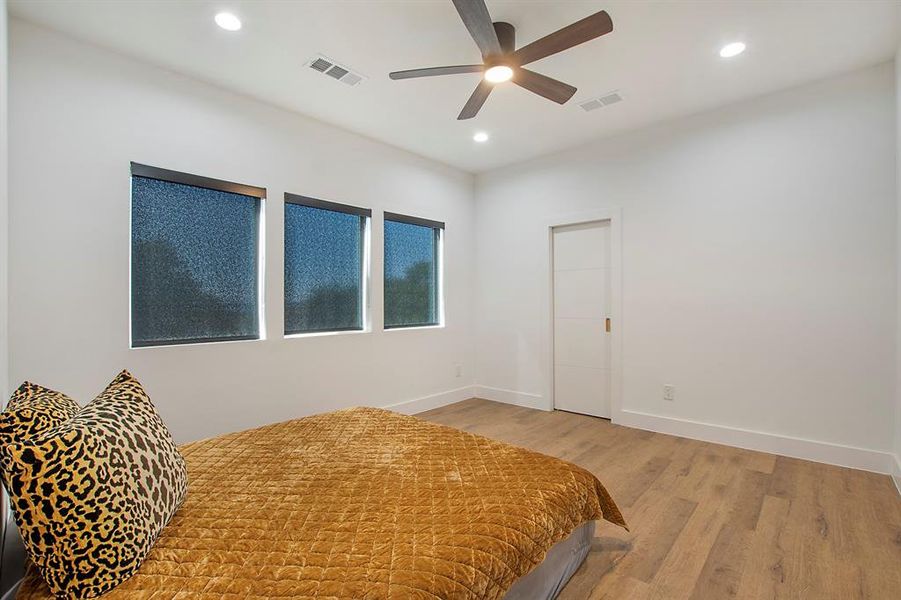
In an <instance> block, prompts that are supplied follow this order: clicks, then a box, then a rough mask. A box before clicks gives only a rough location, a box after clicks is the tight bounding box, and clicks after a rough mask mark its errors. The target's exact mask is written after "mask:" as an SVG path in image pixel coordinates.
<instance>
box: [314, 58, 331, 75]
mask: <svg viewBox="0 0 901 600" xmlns="http://www.w3.org/2000/svg"><path fill="white" fill-rule="evenodd" d="M331 66H332V63H330V62H329V61H327V60H325V59H324V58H317V59H316V60H314V61H313V62H312V63H310V68H313V69H316V70H317V71H319V72H320V73H325V72H326V71H328V69H329V67H331Z"/></svg>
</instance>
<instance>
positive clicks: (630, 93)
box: [9, 0, 901, 172]
mask: <svg viewBox="0 0 901 600" xmlns="http://www.w3.org/2000/svg"><path fill="white" fill-rule="evenodd" d="M9 5H10V11H11V13H12V14H13V15H14V16H18V17H21V18H25V19H27V20H30V21H34V22H37V23H41V24H45V25H47V26H49V27H52V28H54V29H58V30H61V31H64V32H67V33H70V34H72V35H74V36H76V37H79V38H83V39H86V40H90V41H92V42H95V43H97V44H100V45H102V46H106V47H109V48H112V49H115V50H118V51H120V52H122V53H125V54H128V55H131V56H134V57H137V58H140V59H143V60H146V61H149V62H152V63H155V64H158V65H162V66H165V67H168V68H171V69H173V70H176V71H180V72H183V73H185V74H188V75H191V76H194V77H196V78H198V79H202V80H205V81H208V82H211V83H214V84H217V85H219V86H222V87H225V88H228V89H231V90H234V91H237V92H240V93H243V94H247V95H250V96H253V97H256V98H259V99H261V100H264V101H266V102H270V103H272V104H275V105H278V106H282V107H284V108H288V109H291V110H295V111H297V112H300V113H303V114H306V115H310V116H313V117H315V118H318V119H320V120H322V121H326V122H329V123H333V124H335V125H339V126H341V127H344V128H346V129H349V130H352V131H356V132H359V133H362V134H364V135H367V136H370V137H372V138H375V139H378V140H382V141H384V142H387V143H389V144H393V145H395V146H399V147H402V148H406V149H407V150H410V151H412V152H415V153H417V154H421V155H424V156H427V157H430V158H434V159H437V160H439V161H442V162H445V163H448V164H450V165H454V166H456V167H459V168H461V169H465V170H467V171H472V172H481V171H486V170H488V169H491V168H495V167H499V166H502V165H505V164H509V163H513V162H518V161H522V160H527V159H529V158H533V157H535V156H539V155H541V154H546V153H549V152H552V151H555V150H559V149H562V148H565V147H569V146H574V145H577V144H579V143H582V142H585V141H588V140H589V139H592V138H596V137H601V136H607V135H611V134H614V133H617V132H622V131H625V130H627V129H634V128H637V127H641V126H644V125H647V124H649V123H652V122H655V121H661V120H664V119H670V118H673V117H678V116H682V115H686V114H691V113H696V112H699V111H703V110H706V109H710V108H713V107H716V106H720V105H724V104H728V103H731V102H735V101H737V100H741V99H744V98H749V97H753V96H757V95H760V94H765V93H768V92H772V91H775V90H778V89H781V88H785V87H789V86H792V85H796V84H799V83H802V82H805V81H811V80H814V79H818V78H821V77H824V76H828V75H830V74H834V73H840V72H842V71H848V70H851V69H854V68H858V67H863V66H868V65H873V64H876V63H879V62H882V61H885V60H888V59H890V58H891V57H892V56H894V53H895V49H896V47H897V44H898V40H899V15H901V2H899V1H892V0H868V1H860V0H857V1H845V0H824V1H818V0H807V1H802V0H780V1H775V0H754V1H751V0H745V1H738V0H732V1H727V0H720V1H715V0H707V1H689V0H685V1H669V2H651V1H623V0H585V1H582V0H571V1H518V2H514V1H509V0H489V1H488V8H489V10H490V11H491V15H492V17H493V18H494V20H496V21H508V22H510V23H512V24H514V25H515V26H516V28H517V45H518V46H521V45H523V44H526V43H528V42H531V41H533V40H535V39H537V38H539V37H542V36H544V35H546V34H548V33H550V32H552V31H555V30H557V29H559V28H560V27H563V26H565V25H568V24H569V23H572V22H573V21H576V20H578V19H581V18H582V17H585V16H587V15H589V14H592V13H594V12H596V11H598V10H601V9H604V10H607V12H609V13H610V15H611V17H612V18H613V23H614V31H613V33H611V34H609V35H607V36H605V37H602V38H600V39H597V40H594V41H592V42H588V43H587V44H584V45H582V46H579V47H576V48H574V49H571V50H568V51H566V52H564V53H562V54H558V55H556V56H552V57H549V58H546V59H544V60H541V61H539V62H536V63H533V64H532V65H530V68H533V69H534V70H536V71H539V72H541V73H544V74H547V75H549V76H551V77H554V78H555V79H559V80H561V81H565V82H567V83H570V84H572V85H574V86H576V87H578V88H579V91H578V92H576V95H575V97H574V98H573V99H572V100H571V101H570V102H569V103H568V104H566V105H564V106H559V105H557V104H554V103H552V102H550V101H548V100H544V99H542V98H540V97H538V96H536V95H534V94H532V93H529V92H527V91H525V90H523V89H521V88H518V87H516V86H515V85H513V84H510V83H507V84H502V85H499V86H498V87H497V88H496V89H495V90H494V92H493V93H492V95H491V97H490V98H489V99H488V101H487V103H486V104H485V106H484V107H483V109H482V111H481V112H480V113H479V115H478V116H477V117H476V118H475V119H473V120H470V121H457V120H456V116H457V114H458V113H459V112H460V109H461V107H462V106H463V104H464V103H465V102H466V100H467V98H468V97H469V95H470V93H471V92H472V90H473V89H474V88H475V86H476V84H477V83H478V78H479V75H477V74H470V75H451V76H445V77H434V78H427V79H418V80H406V81H390V80H389V79H388V72H389V71H393V70H400V69H408V68H415V67H429V66H440V65H454V64H471V63H474V62H479V61H480V56H479V52H478V50H477V49H476V46H475V44H474V43H473V41H472V39H471V38H470V37H469V34H468V33H467V31H466V29H465V28H464V26H463V24H462V22H461V21H460V18H459V17H458V15H457V13H456V12H455V10H454V7H453V4H452V3H451V1H450V0H406V1H395V0H356V1H352V0H343V1H296V2H287V1H269V0H252V1H246V0H245V1H242V0H213V1H208V0H192V1H182V2H172V1H165V0H131V1H129V2H124V1H123V2H111V1H108V0H106V1H98V0H94V1H88V0H65V1H63V0H43V1H40V2H38V1H31V2H28V1H25V0H11V2H10V3H9ZM220 10H231V11H232V12H234V13H236V14H237V15H239V16H240V17H241V19H242V20H243V22H244V27H243V29H242V30H241V31H239V32H237V33H228V32H225V31H223V30H221V29H219V28H218V27H216V26H215V24H214V23H213V15H214V14H216V13H217V12H218V11H220ZM734 40H742V41H745V42H746V43H747V44H748V50H747V52H745V53H744V54H743V55H741V56H739V57H737V58H734V59H731V60H724V59H721V58H720V57H719V56H718V53H717V52H718V50H719V48H720V46H722V45H723V44H724V43H726V42H730V41H734ZM317 53H322V54H324V55H326V56H329V57H331V58H332V59H334V60H336V61H338V62H340V63H344V64H346V65H347V66H349V67H351V68H352V69H354V70H356V71H358V72H359V73H361V74H363V75H365V76H366V77H367V78H368V79H367V80H366V81H365V82H363V83H362V84H360V85H358V86H356V87H349V86H347V85H345V84H343V83H340V82H337V81H334V80H332V79H330V78H328V77H324V76H322V75H321V74H319V73H317V72H315V71H313V70H312V69H308V68H304V67H303V64H304V63H305V62H306V61H307V60H309V59H310V58H312V57H313V56H314V55H315V54H317ZM612 90H618V91H619V92H620V94H621V95H622V96H623V97H624V98H625V101H624V102H620V103H619V104H615V105H612V106H609V107H607V108H603V109H600V110H596V111H593V112H588V113H586V112H584V111H583V110H582V109H581V108H579V106H578V104H577V103H578V102H579V101H582V100H586V99H588V98H591V97H594V96H598V95H601V94H603V93H605V92H608V91H612ZM476 130H484V131H487V132H488V133H489V134H490V135H491V140H490V141H489V142H488V143H486V144H476V143H474V142H473V141H472V134H473V133H474V132H475V131H476Z"/></svg>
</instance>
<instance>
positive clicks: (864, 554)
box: [418, 399, 901, 600]
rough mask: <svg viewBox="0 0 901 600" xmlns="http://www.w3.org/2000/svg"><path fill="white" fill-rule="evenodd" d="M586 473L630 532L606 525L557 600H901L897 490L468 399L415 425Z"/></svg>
mask: <svg viewBox="0 0 901 600" xmlns="http://www.w3.org/2000/svg"><path fill="white" fill-rule="evenodd" d="M418 416H420V417H423V418H426V419H428V420H430V421H434V422H436V423H444V424H446V425H451V426H453V427H457V428H459V429H464V430H466V431H471V432H473V433H477V434H480V435H484V436H487V437H490V438H493V439H497V440H501V441H505V442H509V443H512V444H516V445H519V446H524V447H528V448H532V449H534V450H537V451H539V452H543V453H545V454H550V455H553V456H558V457H560V458H563V459H565V460H568V461H570V462H573V463H576V464H578V465H581V466H582V467H585V468H587V469H589V470H590V471H592V472H593V473H594V474H595V475H597V476H598V478H599V479H600V480H601V481H602V482H603V483H604V485H605V487H606V488H607V489H608V490H609V491H610V493H611V495H612V496H613V498H614V499H615V500H616V502H617V503H618V504H619V506H620V508H621V509H622V511H623V514H624V515H625V517H626V521H627V522H628V523H629V527H630V529H631V532H625V531H623V530H622V529H620V528H618V527H615V526H613V525H610V524H609V523H603V524H601V525H600V526H599V527H598V529H597V533H596V534H595V535H596V538H595V542H594V546H593V548H592V551H591V553H590V554H589V556H588V559H587V560H586V561H585V564H584V565H582V568H581V569H580V570H579V571H578V572H577V573H576V574H575V576H574V577H573V578H572V580H571V581H570V583H569V585H568V586H567V587H566V589H565V590H564V592H563V593H562V594H561V596H560V598H561V600H583V599H585V598H591V599H592V600H598V599H601V598H611V599H613V598H617V599H626V598H638V599H644V598H656V599H666V600H675V599H679V598H691V599H701V600H708V599H709V600H716V599H718V598H742V599H751V598H753V599H755V600H756V599H758V598H762V599H773V598H792V599H811V600H819V599H826V598H840V599H842V600H845V599H854V598H874V599H883V598H884V599H887V600H897V599H901V498H899V495H898V492H897V491H896V490H895V487H894V484H893V483H892V481H891V479H890V478H889V477H888V476H885V475H876V474H873V473H866V472H864V471H856V470H853V469H845V468H841V467H832V466H828V465H822V464H818V463H813V462H808V461H803V460H796V459H792V458H784V457H780V456H774V455H771V454H763V453H760V452H752V451H748V450H739V449H736V448H730V447H728V446H720V445H717V444H709V443H705V442H698V441H694V440H688V439H684V438H678V437H673V436H668V435H663V434H658V433H651V432H646V431H641V430H638V429H630V428H628V427H620V426H617V425H611V424H610V423H609V422H608V421H605V420H603V419H595V418H591V417H585V416H581V415H574V414H570V413H564V412H551V413H549V412H543V411H536V410H531V409H527V408H519V407H514V406H509V405H506V404H499V403H495V402H490V401H487V400H476V399H474V400H467V401H465V402H459V403H457V404H453V405H450V406H446V407H443V408H439V409H436V410H432V411H428V412H425V413H421V414H420V415H418Z"/></svg>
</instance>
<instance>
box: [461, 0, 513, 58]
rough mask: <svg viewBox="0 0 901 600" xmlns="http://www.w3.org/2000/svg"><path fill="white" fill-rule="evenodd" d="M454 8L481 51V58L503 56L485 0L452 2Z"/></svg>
mask: <svg viewBox="0 0 901 600" xmlns="http://www.w3.org/2000/svg"><path fill="white" fill-rule="evenodd" d="M454 6H456V7H457V12H458V13H460V18H461V19H463V24H464V25H466V29H468V30H469V35H471V36H472V39H473V40H475V42H476V46H478V47H479V50H481V52H482V56H497V55H500V54H503V52H502V51H501V44H500V42H499V41H498V39H497V32H495V31H494V24H493V23H492V22H491V15H490V14H488V7H487V6H485V0H454Z"/></svg>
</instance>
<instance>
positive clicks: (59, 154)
mask: <svg viewBox="0 0 901 600" xmlns="http://www.w3.org/2000/svg"><path fill="white" fill-rule="evenodd" d="M11 40H12V48H11V65H10V78H11V81H12V87H11V91H10V115H11V130H10V147H11V148H12V152H11V156H10V160H11V162H10V166H11V181H10V184H11V198H12V202H11V206H10V220H11V222H12V223H13V230H12V232H11V239H10V242H11V270H10V282H11V286H10V287H11V293H10V316H11V319H10V323H11V328H10V329H11V336H10V337H11V347H12V348H14V352H13V355H12V360H11V369H10V374H11V378H12V380H13V381H16V382H18V381H20V380H22V379H25V378H28V379H33V380H35V381H37V382H40V383H42V384H44V385H48V386H51V387H55V388H58V389H61V390H63V391H66V392H68V393H71V394H74V395H76V396H77V397H78V398H79V399H81V400H82V401H87V400H89V399H90V398H92V397H93V395H94V394H96V393H97V392H99V391H100V390H101V389H102V388H103V386H104V385H105V384H106V383H107V382H108V381H109V380H110V379H111V378H112V377H113V376H114V375H115V373H116V371H117V370H118V369H121V368H124V367H127V368H129V369H130V370H132V371H133V372H134V373H135V374H136V375H137V377H138V378H139V379H140V380H141V381H142V382H144V383H145V384H146V386H147V387H148V389H149V391H150V393H151V395H152V397H153V399H154V401H155V402H156V403H157V405H158V406H159V409H160V411H161V413H162V414H163V417H164V418H165V420H166V421H167V422H168V423H169V424H170V425H171V428H172V430H173V434H174V435H175V437H176V438H177V439H178V440H179V441H183V440H189V439H193V438H198V437H202V436H208V435H212V434H216V433H219V432H223V431H230V430H236V429H242V428H245V427H249V426H252V425H256V424H261V423H266V422H271V421H276V420H284V419H288V418H294V417H298V416H303V415H306V414H310V413H315V412H323V411H326V410H331V409H335V408H340V407H346V406H351V405H358V404H369V405H376V406H385V405H390V404H394V403H398V402H401V401H407V400H413V399H417V398H422V397H425V396H429V395H432V394H444V393H445V392H452V393H451V394H449V396H448V395H444V396H441V397H440V398H439V399H445V400H446V399H447V398H448V397H451V398H454V399H463V398H467V397H469V395H470V392H471V389H470V387H469V386H470V385H471V383H472V377H473V376H472V372H473V369H472V366H471V364H470V363H469V362H468V361H469V359H470V356H471V354H472V346H471V342H472V338H473V335H472V321H473V317H472V309H471V304H472V300H471V289H472V285H473V282H472V264H473V255H472V247H473V236H472V230H473V215H474V208H473V198H472V196H473V180H472V177H471V176H470V175H468V174H464V173H462V172H459V171H456V170H453V169H451V168H448V167H445V166H442V165H439V164H437V163H434V162H431V161H428V160H425V159H422V158H418V157H416V156H413V155H411V154H408V153H406V152H403V151H400V150H397V149H394V148H392V147H389V146H386V145H383V144H380V143H376V142H374V141H371V140H368V139H365V138H362V137H360V136H357V135H353V134H350V133H347V132H344V131H342V130H339V129H336V128H334V127H330V126H327V125H324V124H322V123H319V122H316V121H313V120H310V119H307V118H303V117H301V116H299V115H297V114H293V113H290V112H286V111H282V110H279V109H275V108H272V107H269V106H267V105H264V104H262V103H259V102H257V101H253V100H250V99H246V98H243V97H240V96H237V95H234V94H231V93H228V92H225V91H222V90H219V89H217V88H214V87H210V86H207V85H204V84H201V83H198V82H196V81H193V80H190V79H187V78H184V77H181V76H178V75H174V74H172V73H169V72H166V71H163V70H161V69H157V68H155V67H151V66H148V65H144V64H141V63H138V62H134V61H131V60H129V59H126V58H123V57H120V56H117V55H114V54H112V53H109V52H106V51H104V50H100V49H97V48H94V47H91V46H87V45H84V44H81V43H79V42H75V41H73V40H70V39H68V38H65V37H62V36H60V35H57V34H55V33H52V32H50V31H48V30H45V29H41V28H39V27H37V26H34V25H30V24H27V23H24V22H20V21H17V20H13V21H12V24H11ZM286 76H290V73H287V74H286ZM323 85H328V82H324V83H323ZM348 93H349V94H352V93H353V91H352V90H350V89H349V90H348ZM370 108H371V107H370ZM132 160H134V161H138V162H141V163H146V164H150V165H156V166H160V167H165V168H170V169H176V170H180V171H186V172H189V173H196V174H200V175H205V176H209V177H216V178H221V179H228V180H233V181H238V182H243V183H248V184H252V185H260V186H265V187H266V188H268V195H269V199H268V201H267V203H266V236H267V237H266V317H267V321H268V334H269V338H270V339H268V340H266V341H259V342H237V343H226V344H214V345H202V346H185V347H176V348H156V349H141V350H129V348H128V304H129V290H128V249H129V239H130V238H129V235H130V232H129V224H128V219H129V204H130V198H129V161H132ZM285 191H290V192H294V193H299V194H307V195H311V196H315V197H319V198H324V199H328V200H334V201H337V202H347V203H350V204H355V205H361V206H369V207H371V208H373V209H374V211H376V212H375V213H374V218H373V248H374V252H373V254H374V256H373V271H372V272H373V290H372V311H373V314H374V326H375V330H374V332H373V333H369V334H347V335H337V336H331V337H317V338H306V339H287V340H286V339H283V338H282V336H281V334H280V332H281V331H282V330H283V307H282V288H283V281H282V273H283V256H282V235H283V225H282V215H283V204H282V200H281V199H282V194H283V193H284V192H285ZM381 210H389V211H395V212H401V213H408V214H414V215H419V216H423V217H427V218H433V219H437V220H442V221H445V222H446V224H447V229H446V234H445V239H446V284H447V285H446V288H447V327H446V328H444V329H430V330H419V331H416V330H408V331H391V332H387V333H386V332H382V331H380V328H381V313H382V306H381V281H380V277H381V273H382V268H381V266H382V251H381V248H382V235H381V213H380V211H381ZM455 363H462V364H463V376H462V377H459V378H458V377H456V376H455V372H454V371H455V370H454V364H455ZM453 390H458V391H456V392H453ZM418 406H422V404H420V405H418Z"/></svg>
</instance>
